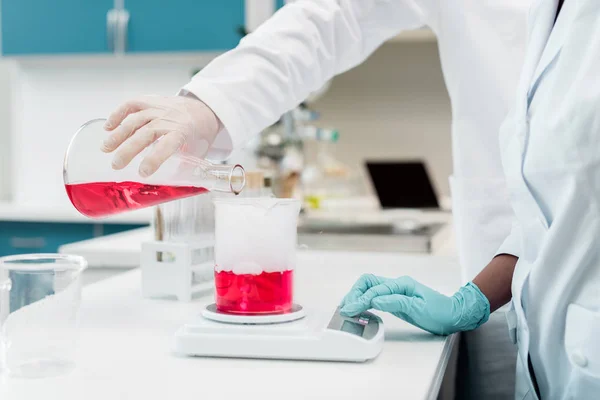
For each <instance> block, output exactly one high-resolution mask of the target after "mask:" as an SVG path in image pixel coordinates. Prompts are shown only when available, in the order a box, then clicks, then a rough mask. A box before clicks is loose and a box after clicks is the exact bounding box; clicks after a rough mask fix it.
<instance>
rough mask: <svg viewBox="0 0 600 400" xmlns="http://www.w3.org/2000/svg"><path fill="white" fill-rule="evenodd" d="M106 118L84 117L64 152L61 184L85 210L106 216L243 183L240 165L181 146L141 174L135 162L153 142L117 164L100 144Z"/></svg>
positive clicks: (239, 188) (236, 187) (91, 214)
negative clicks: (148, 173)
mask: <svg viewBox="0 0 600 400" xmlns="http://www.w3.org/2000/svg"><path fill="white" fill-rule="evenodd" d="M104 122H105V120H104V119H95V120H92V121H89V122H87V123H85V124H84V125H83V126H82V127H81V128H79V130H78V131H77V132H76V133H75V135H74V136H73V138H72V139H71V143H70V144H69V147H68V148H67V152H66V154H65V161H64V166H63V179H64V183H65V189H66V191H67V195H68V196H69V199H70V200H71V203H73V206H75V208H76V209H77V210H78V211H79V212H80V213H82V214H83V215H86V216H88V217H92V218H97V217H104V216H108V215H112V214H117V213H120V212H123V211H129V210H137V209H140V208H144V207H150V206H155V205H157V204H161V203H164V202H166V201H171V200H177V199H182V198H185V197H190V196H194V195H197V194H201V193H206V192H208V191H215V192H226V193H235V194H238V193H240V192H241V191H242V189H243V188H244V185H245V173H244V168H242V166H241V165H237V164H236V165H214V164H212V163H210V162H208V161H206V160H203V159H200V158H197V157H193V156H190V155H186V154H183V153H180V152H179V153H176V154H174V155H173V156H172V157H170V158H169V159H168V160H167V161H165V162H164V163H163V164H162V166H161V167H160V168H159V169H158V171H156V172H155V173H154V174H152V175H151V176H149V177H147V178H143V177H142V176H140V174H139V172H138V171H139V166H140V163H141V161H142V159H143V158H144V156H145V155H147V154H148V151H150V149H151V148H152V146H150V147H149V148H147V149H146V150H145V151H142V152H141V153H140V154H138V155H137V156H136V157H135V158H134V159H133V160H132V161H131V163H130V164H129V165H128V166H127V167H125V168H123V169H121V170H115V169H113V168H112V160H113V157H114V154H113V153H104V152H102V151H101V150H100V149H101V147H102V143H103V141H104V139H106V136H107V135H108V134H109V133H108V132H107V131H105V130H104ZM159 140H160V139H159Z"/></svg>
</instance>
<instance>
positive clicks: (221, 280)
mask: <svg viewBox="0 0 600 400" xmlns="http://www.w3.org/2000/svg"><path fill="white" fill-rule="evenodd" d="M299 213H300V202H299V201H298V200H294V199H275V198H233V199H217V200H215V288H216V294H215V302H216V306H217V309H218V310H219V311H221V312H226V313H236V314H246V315H248V314H278V313H285V312H288V311H290V309H291V308H292V305H293V283H294V275H293V274H294V268H295V264H296V245H297V226H298V215H299Z"/></svg>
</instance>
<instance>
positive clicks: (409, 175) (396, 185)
mask: <svg viewBox="0 0 600 400" xmlns="http://www.w3.org/2000/svg"><path fill="white" fill-rule="evenodd" d="M366 165H367V170H368V171H369V176H370V177H371V182H372V183H373V187H374V188H375V192H376V193H377V197H378V198H379V203H380V204H381V208H383V209H399V208H411V209H439V208H440V205H439V203H438V198H437V194H436V191H435V188H434V187H433V183H432V182H431V179H430V177H429V173H428V172H427V167H426V165H425V163H424V162H423V161H367V162H366Z"/></svg>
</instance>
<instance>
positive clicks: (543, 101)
mask: <svg viewBox="0 0 600 400" xmlns="http://www.w3.org/2000/svg"><path fill="white" fill-rule="evenodd" d="M557 2H558V0H538V1H537V3H536V4H534V6H532V9H531V14H530V28H529V44H528V50H527V56H526V60H525V64H524V67H523V72H522V76H521V79H520V83H519V87H518V89H517V101H516V106H515V108H514V110H513V111H511V113H510V114H509V116H508V118H507V120H506V122H505V124H503V128H502V132H501V139H500V147H501V152H502V162H503V165H504V169H505V173H506V177H507V182H508V186H509V191H510V197H511V203H512V206H513V208H514V211H515V215H516V219H515V220H514V224H513V229H512V232H511V234H510V236H508V238H507V239H506V241H505V242H504V244H503V245H502V247H501V248H500V251H499V253H508V254H514V255H517V256H518V257H519V261H518V263H517V266H516V269H515V273H514V277H513V284H512V293H513V308H514V310H513V311H511V312H510V313H509V317H510V318H509V321H511V323H512V326H513V327H515V328H516V329H515V330H514V331H513V333H514V334H515V336H516V338H515V339H516V341H517V342H518V348H519V358H518V360H517V370H518V373H517V393H516V398H517V399H536V398H537V395H536V393H535V391H534V389H533V387H532V380H531V376H530V374H529V372H528V367H527V365H528V356H530V357H531V363H532V365H533V369H534V372H535V376H536V380H537V383H538V385H539V389H540V393H541V397H542V398H543V399H553V400H554V399H557V400H559V399H599V398H600V339H599V338H600V236H599V233H600V117H599V115H600V114H599V113H598V110H600V24H599V23H598V21H600V3H599V2H598V0H567V1H565V3H564V6H563V9H562V11H561V13H560V16H559V18H558V20H557V22H556V25H554V29H552V27H553V23H554V18H555V15H556V9H557ZM551 31H552V33H550V32H551Z"/></svg>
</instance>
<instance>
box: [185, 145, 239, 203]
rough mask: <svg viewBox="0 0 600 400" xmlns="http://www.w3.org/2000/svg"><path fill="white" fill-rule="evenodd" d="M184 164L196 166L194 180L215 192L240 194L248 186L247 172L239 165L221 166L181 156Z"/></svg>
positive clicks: (193, 174)
mask: <svg viewBox="0 0 600 400" xmlns="http://www.w3.org/2000/svg"><path fill="white" fill-rule="evenodd" d="M178 158H179V159H180V160H181V161H182V162H183V163H189V164H192V165H193V166H194V169H193V172H192V179H193V180H196V181H197V183H198V184H203V185H205V186H206V189H209V190H210V191H213V192H221V193H234V194H240V192H241V191H242V190H243V189H244V186H245V185H246V172H245V171H244V168H243V167H242V166H241V165H239V164H234V165H225V164H222V165H219V164H213V163H211V162H208V161H206V160H204V159H201V158H197V157H193V156H189V155H183V154H181V153H180V154H179V157H178Z"/></svg>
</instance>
